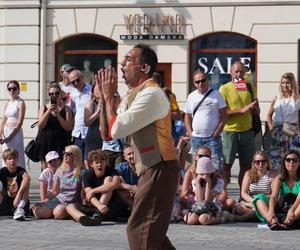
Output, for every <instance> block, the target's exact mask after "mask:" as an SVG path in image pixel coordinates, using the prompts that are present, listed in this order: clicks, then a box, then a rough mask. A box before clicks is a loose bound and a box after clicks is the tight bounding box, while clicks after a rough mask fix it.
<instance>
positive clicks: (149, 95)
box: [96, 44, 179, 250]
mask: <svg viewBox="0 0 300 250" xmlns="http://www.w3.org/2000/svg"><path fill="white" fill-rule="evenodd" d="M156 65H157V56H156V53H155V52H154V51H153V50H152V49H151V48H150V47H149V46H147V45H144V44H138V45H135V46H134V47H133V49H131V50H130V51H129V52H128V53H127V54H126V55H125V57H124V59H123V61H122V63H121V71H122V73H123V78H124V80H125V83H126V85H127V86H128V88H129V91H128V93H127V95H126V97H125V98H124V99H123V101H122V102H121V103H119V102H118V100H119V98H118V94H117V73H116V71H115V69H114V68H112V67H111V66H109V67H108V68H107V69H100V70H99V71H98V73H97V75H96V84H97V86H98V87H99V90H100V92H101V105H102V114H101V115H100V127H101V135H102V137H103V139H104V140H107V139H110V136H111V137H112V138H114V139H119V138H125V137H126V138H127V141H128V142H129V143H130V144H131V146H132V148H133V151H134V156H135V163H136V164H135V168H136V169H135V170H136V173H137V175H138V176H139V181H138V185H137V192H136V194H135V196H134V204H133V208H132V213H131V217H130V218H129V221H128V225H127V236H128V241H129V246H130V249H132V250H138V249H139V250H141V249H175V247H174V246H173V245H172V243H171V242H170V240H169V239H168V237H167V235H166V233H167V230H168V225H169V221H170V218H171V211H172V206H173V202H174V199H175V193H176V187H177V183H178V177H179V168H178V163H177V157H176V152H175V148H174V141H173V139H172V136H171V118H170V110H169V107H170V104H169V101H168V100H167V97H166V96H165V94H164V92H163V91H162V89H161V88H160V87H159V86H158V85H157V83H156V82H155V81H154V80H153V79H152V73H153V72H154V70H155V67H156Z"/></svg>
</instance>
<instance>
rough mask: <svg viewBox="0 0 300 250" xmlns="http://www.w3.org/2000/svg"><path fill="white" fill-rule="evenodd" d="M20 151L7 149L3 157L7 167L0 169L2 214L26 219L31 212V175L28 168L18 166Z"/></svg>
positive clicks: (0, 210)
mask: <svg viewBox="0 0 300 250" xmlns="http://www.w3.org/2000/svg"><path fill="white" fill-rule="evenodd" d="M18 157H19V155H18V151H17V150H15V149H13V148H8V149H5V150H4V152H3V154H2V158H3V160H4V162H5V167H3V168H1V169H0V183H2V191H1V188H0V191H1V192H0V214H1V215H13V219H14V220H19V221H24V220H25V216H26V215H28V214H29V205H30V202H29V186H30V177H29V175H28V173H27V172H26V170H25V169H24V168H22V167H19V166H18Z"/></svg>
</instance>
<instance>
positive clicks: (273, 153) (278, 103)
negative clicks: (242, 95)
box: [268, 73, 300, 172]
mask: <svg viewBox="0 0 300 250" xmlns="http://www.w3.org/2000/svg"><path fill="white" fill-rule="evenodd" d="M299 109H300V98H299V90H298V84H297V83H296V80H295V76H294V74H293V73H285V74H283V75H282V77H281V80H280V84H279V96H278V97H277V96H275V97H274V98H273V100H272V102H271V106H270V109H269V112H268V126H269V129H270V130H271V135H272V141H271V146H270V149H269V156H270V158H271V168H272V170H274V171H276V172H279V170H280V163H281V160H282V157H283V156H284V154H285V153H286V151H287V150H289V149H293V148H297V147H299V141H297V139H298V133H299V127H298V111H299ZM284 125H288V126H289V127H291V128H293V130H292V131H291V133H286V132H285V128H284ZM298 140H299V139H298Z"/></svg>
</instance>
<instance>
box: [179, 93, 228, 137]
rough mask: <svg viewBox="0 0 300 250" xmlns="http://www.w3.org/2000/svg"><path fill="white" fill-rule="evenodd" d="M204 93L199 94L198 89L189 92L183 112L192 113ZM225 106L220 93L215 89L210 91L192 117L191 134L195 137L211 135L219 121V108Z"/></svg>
mask: <svg viewBox="0 0 300 250" xmlns="http://www.w3.org/2000/svg"><path fill="white" fill-rule="evenodd" d="M204 95H205V93H204V94H201V93H200V92H199V91H198V90H195V91H193V92H192V93H190V94H189V96H188V98H187V101H186V106H185V112H186V113H188V114H191V115H192V114H193V111H194V109H195V107H196V106H197V105H198V103H199V102H200V101H201V99H202V98H203V96H204ZM225 107H226V103H225V101H224V98H223V96H222V95H221V93H220V92H219V91H217V90H214V91H213V92H211V93H210V94H209V95H208V96H207V97H206V98H205V100H204V102H203V103H202V104H201V106H200V107H199V108H198V110H197V111H196V114H195V116H194V117H193V122H192V130H193V133H192V135H193V136H196V137H210V136H212V134H213V133H214V132H215V130H216V128H217V127H218V125H219V122H220V113H219V110H220V109H223V108H225Z"/></svg>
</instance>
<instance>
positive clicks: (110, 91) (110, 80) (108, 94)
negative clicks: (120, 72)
mask: <svg viewBox="0 0 300 250" xmlns="http://www.w3.org/2000/svg"><path fill="white" fill-rule="evenodd" d="M117 79H118V77H117V72H116V70H115V68H113V67H112V66H111V65H109V66H108V67H107V68H105V69H99V70H98V72H97V74H96V75H95V83H96V87H98V89H99V92H100V100H101V101H105V102H109V100H111V99H112V98H113V97H114V95H115V93H117V91H118V81H117Z"/></svg>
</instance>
